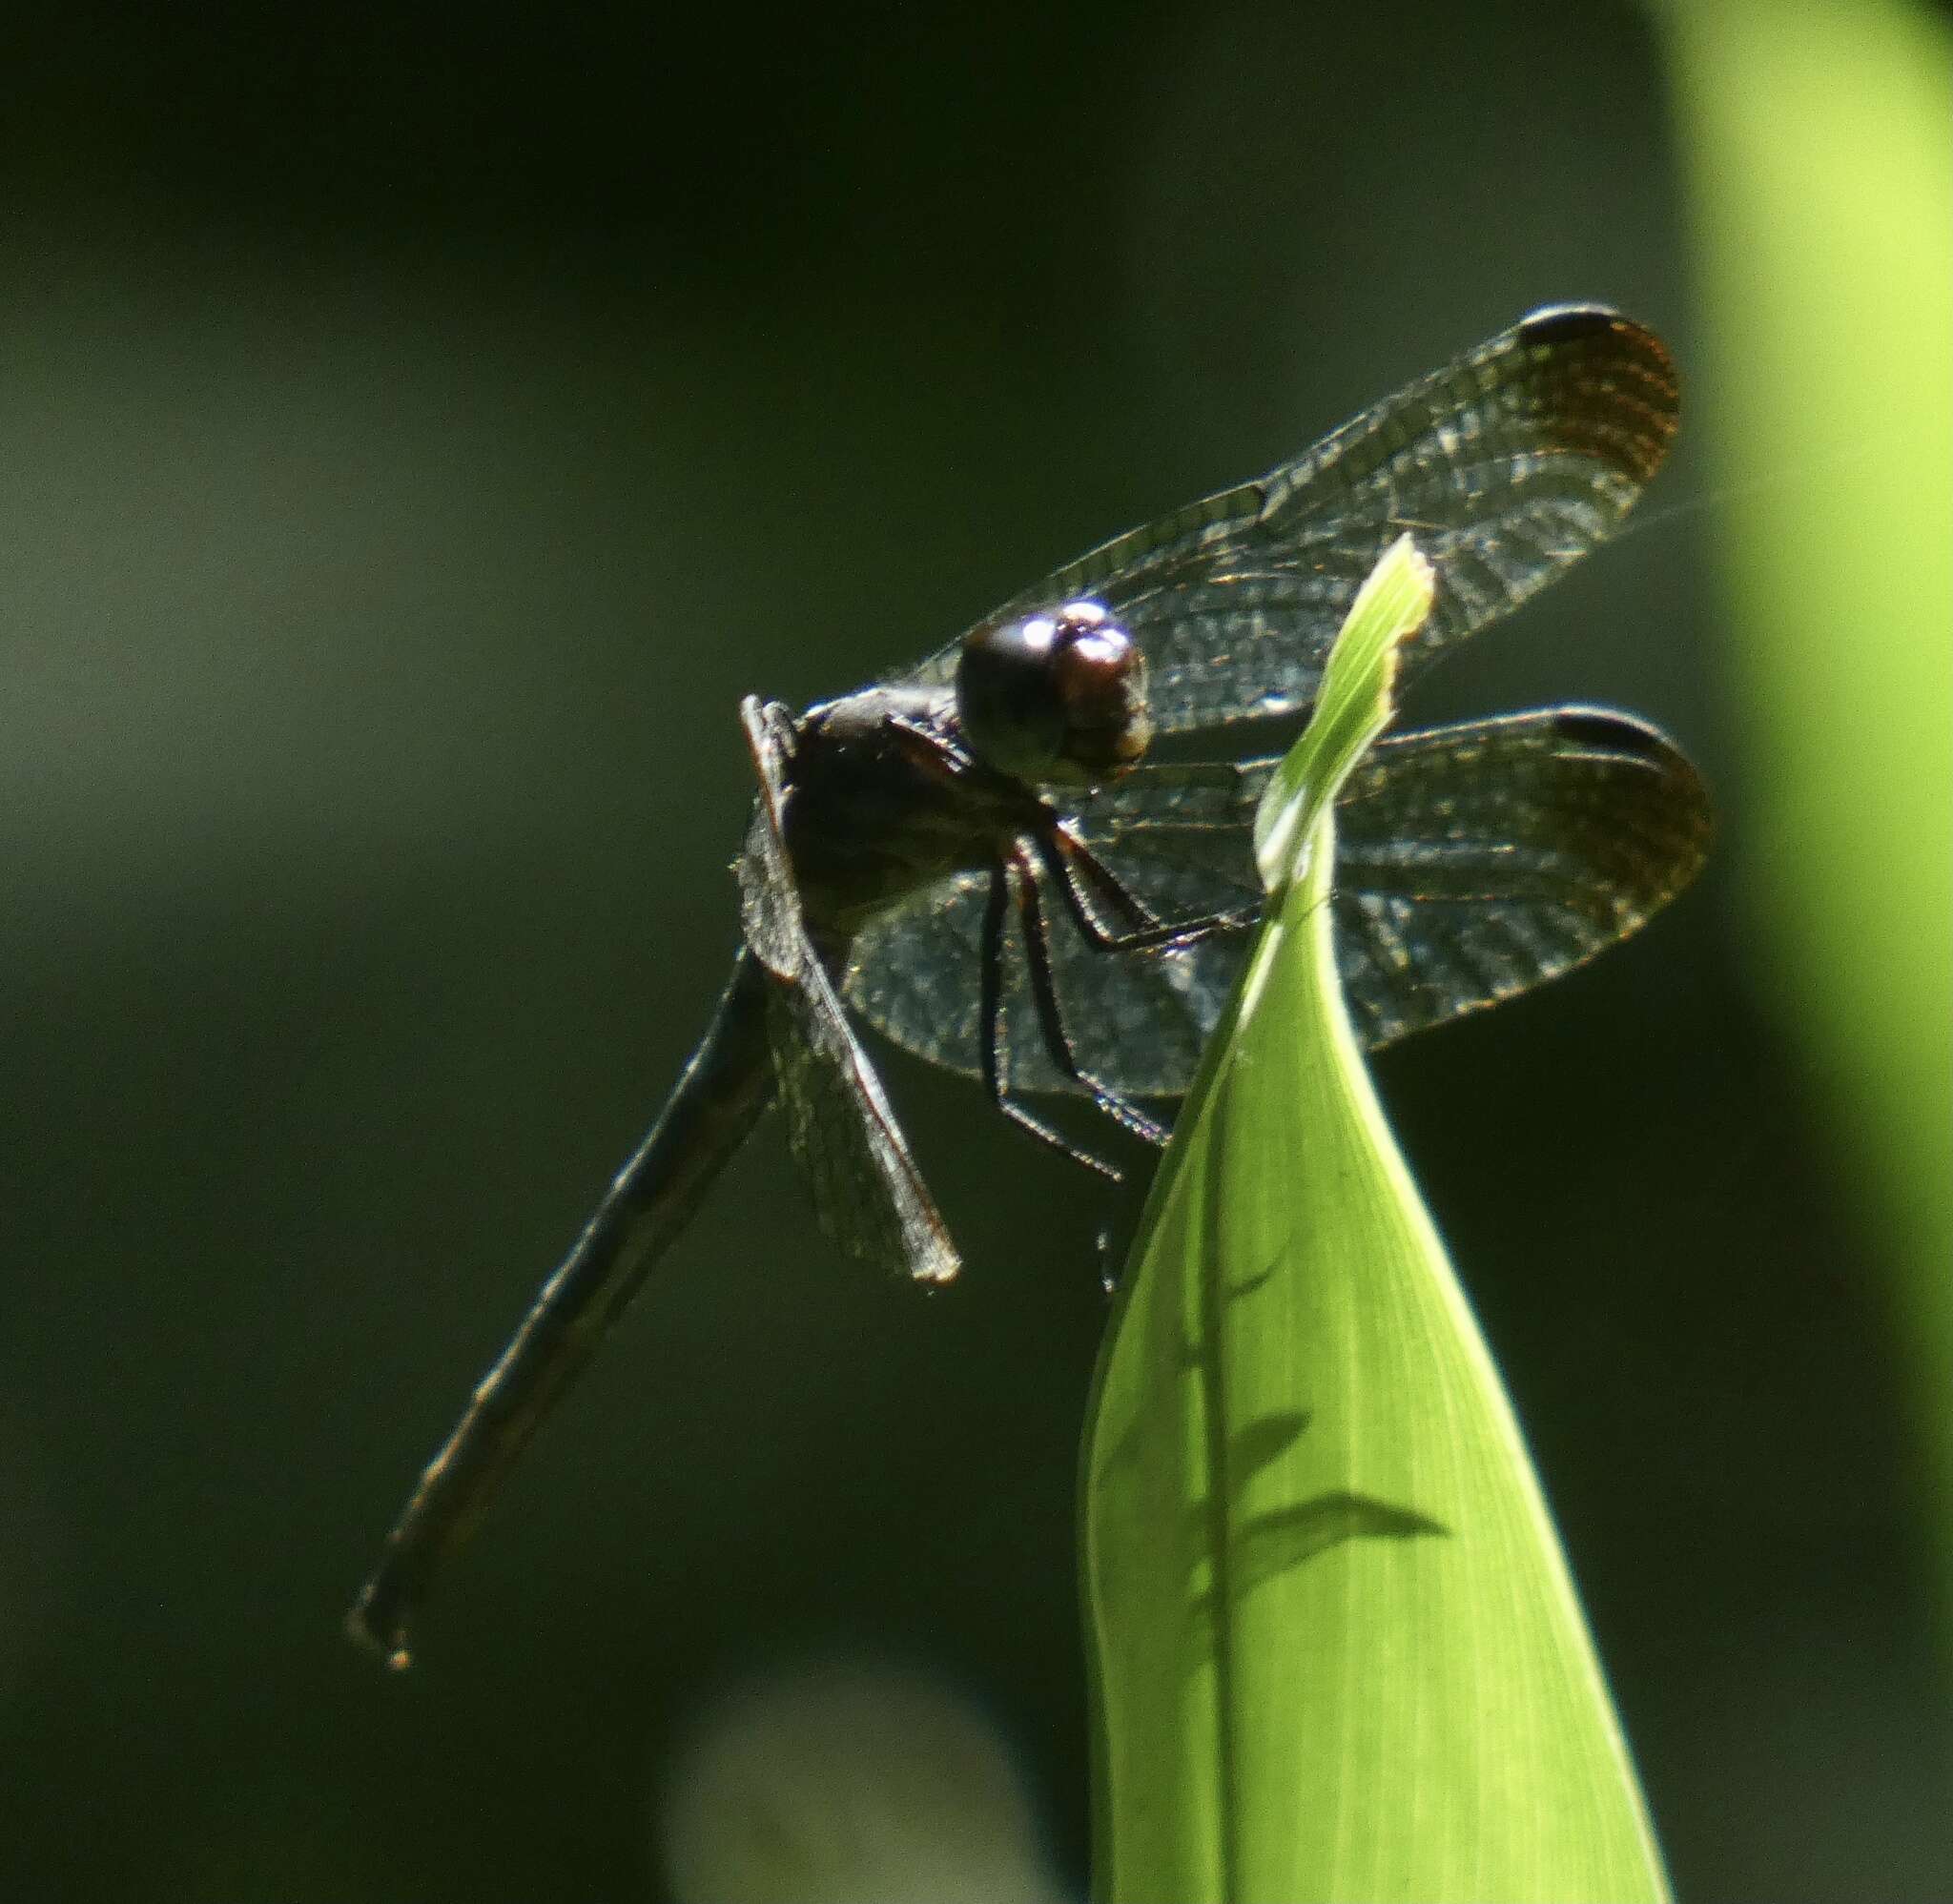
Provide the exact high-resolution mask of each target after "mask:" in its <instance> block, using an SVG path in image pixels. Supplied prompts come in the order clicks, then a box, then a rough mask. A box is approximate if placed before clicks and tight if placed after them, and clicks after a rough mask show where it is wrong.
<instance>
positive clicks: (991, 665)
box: [956, 602, 1153, 787]
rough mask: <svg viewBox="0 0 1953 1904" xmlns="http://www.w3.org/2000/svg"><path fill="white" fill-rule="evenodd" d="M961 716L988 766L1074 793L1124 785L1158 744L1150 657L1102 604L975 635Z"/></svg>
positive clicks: (965, 656) (963, 662)
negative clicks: (1150, 707)
mask: <svg viewBox="0 0 1953 1904" xmlns="http://www.w3.org/2000/svg"><path fill="white" fill-rule="evenodd" d="M956 715H957V718H958V719H959V720H960V721H961V723H962V727H963V734H964V738H965V739H966V740H968V742H969V743H970V745H971V747H974V748H975V749H976V750H977V753H978V754H979V755H981V756H982V758H983V759H984V760H985V761H986V762H987V763H988V764H989V765H990V766H992V767H994V768H998V769H999V770H1001V771H1002V772H1005V773H1013V774H1016V775H1017V776H1018V778H1019V779H1020V780H1031V781H1045V782H1056V783H1058V784H1059V785H1063V786H1071V787H1096V786H1098V785H1099V784H1100V782H1102V781H1107V780H1114V779H1117V778H1118V776H1119V775H1120V774H1121V773H1123V772H1124V771H1125V770H1126V769H1127V768H1129V767H1131V766H1132V765H1133V764H1134V763H1135V762H1136V761H1138V760H1139V759H1140V758H1141V755H1142V754H1144V752H1145V751H1146V748H1147V747H1148V746H1149V745H1150V744H1151V742H1152V739H1153V717H1152V716H1151V715H1150V714H1149V713H1148V712H1147V711H1146V663H1145V658H1144V657H1143V656H1142V655H1141V653H1140V651H1139V649H1138V648H1137V647H1136V646H1134V645H1133V639H1132V637H1131V636H1130V635H1128V634H1127V633H1126V631H1125V630H1124V629H1123V628H1121V627H1120V626H1119V624H1117V623H1115V622H1114V621H1113V620H1112V618H1111V616H1110V615H1109V614H1107V612H1106V611H1105V609H1104V608H1103V607H1101V606H1100V604H1098V603H1097V602H1067V603H1065V604H1064V605H1063V606H1062V607H1059V608H1054V609H1051V610H1049V611H1047V612H1044V613H1041V614H1037V615H1028V616H1026V617H1025V618H1024V619H1023V620H1022V621H1018V622H1006V623H1004V624H1002V625H1001V626H997V627H981V628H976V629H973V630H972V631H971V633H970V634H968V635H967V636H965V637H964V640H963V652H962V654H961V655H960V656H959V657H958V658H957V662H956Z"/></svg>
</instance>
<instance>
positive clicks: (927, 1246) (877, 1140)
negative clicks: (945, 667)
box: [739, 697, 959, 1282]
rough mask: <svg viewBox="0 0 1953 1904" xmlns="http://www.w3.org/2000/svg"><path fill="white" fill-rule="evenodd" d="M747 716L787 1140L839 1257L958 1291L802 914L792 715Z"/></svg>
mask: <svg viewBox="0 0 1953 1904" xmlns="http://www.w3.org/2000/svg"><path fill="white" fill-rule="evenodd" d="M739 711H740V720H741V722H742V723H743V725H744V727H745V728H746V737H747V745H748V746H749V747H750V749H751V752H752V760H753V767H754V769H755V771H756V772H757V773H758V775H759V782H760V797H759V800H758V802H757V803H756V805H755V807H754V810H753V816H752V822H751V825H750V827H749V829H748V830H747V839H746V850H745V851H744V852H743V853H742V854H741V856H740V861H739V885H740V894H741V902H742V912H743V915H744V920H745V927H746V936H747V942H748V944H749V945H750V946H751V948H752V951H753V953H754V955H755V956H756V957H757V958H758V960H759V962H760V964H761V965H762V966H763V967H764V968H765V970H766V972H767V975H768V977H769V979H770V980H771V986H770V989H769V993H768V999H767V1015H768V1023H769V1029H770V1032H771V1044H772V1052H773V1068H774V1072H775V1075H776V1076H777V1078H778V1080H779V1087H780V1101H781V1105H782V1107H783V1108H784V1110H785V1112H786V1115H787V1135H788V1140H789V1142H790V1143H791V1146H792V1150H793V1155H794V1157H796V1158H797V1159H798V1160H799V1163H800V1167H801V1170H802V1173H803V1174H804V1175H805V1177H806V1178H807V1182H808V1185H809V1188H810V1189H811V1190H812V1194H813V1203H814V1210H815V1212H816V1214H817V1216H818V1217H819V1219H820V1225H821V1228H822V1229H823V1230H824V1231H825V1232H826V1233H827V1235H828V1236H829V1237H830V1238H831V1239H833V1241H834V1242H835V1243H836V1244H837V1245H838V1246H839V1247H840V1248H842V1249H844V1250H846V1251H847V1252H848V1254H849V1255H851V1256H853V1257H856V1258H858V1259H861V1260H863V1261H865V1262H869V1263H873V1264H874V1265H876V1266H877V1267H879V1268H883V1269H888V1270H891V1271H894V1272H895V1273H898V1274H902V1275H906V1276H910V1277H913V1278H914V1279H915V1280H917V1281H919V1282H947V1281H948V1280H950V1279H951V1278H952V1277H954V1276H955V1275H956V1270H957V1268H958V1266H959V1263H958V1259H957V1256H956V1246H955V1244H954V1243H953V1242H952V1241H951V1240H950V1236H949V1232H948V1230H947V1228H946V1227H945V1226H944V1223H943V1220H942V1218H941V1217H940V1216H939V1215H938V1214H937V1212H936V1208H935V1200H934V1199H933V1198H931V1196H930V1194H929V1189H928V1186H927V1185H926V1184H925V1183H924V1182H923V1181H922V1177H921V1173H920V1172H919V1171H917V1169H916V1168H915V1159H914V1158H913V1157H911V1156H910V1154H909V1146H908V1143H907V1141H906V1140H905V1139H904V1137H903V1136H902V1131H901V1126H900V1125H899V1124H897V1123H896V1122H895V1117H894V1112H893V1110H891V1109H890V1106H889V1101H888V1095H887V1094H886V1093H885V1092H884V1091H883V1089H882V1085H881V1080H880V1078H879V1077H877V1076H876V1075H875V1072H874V1066H873V1065H872V1064H870V1062H869V1060H868V1056H867V1054H866V1053H865V1052H863V1051H862V1049H861V1046H860V1044H859V1042H858V1041H857V1040H856V1038H855V1036H854V1034H853V1030H852V1029H851V1028H850V1026H849V1024H848V1020H847V1015H846V1013H844V1012H843V1011H842V1009H841V1001H840V998H839V996H838V995H837V993H836V992H835V990H834V985H833V980H832V979H831V978H830V977H829V975H828V972H827V968H826V966H825V965H824V964H823V963H822V961H821V958H820V954H819V952H818V951H817V950H816V949H815V947H814V945H813V942H812V939H811V938H810V937H809V936H808V933H807V928H806V924H805V921H804V919H803V917H802V914H801V908H800V895H799V892H798V890H797V888H796V887H795V885H794V882H793V873H792V866H791V861H790V860H789V858H788V855H787V850H786V846H785V843H784V841H783V839H782V836H781V825H780V823H781V814H782V811H783V809H784V804H785V800H786V797H787V793H786V778H787V767H788V763H789V762H790V761H791V757H792V749H793V738H794V728H793V722H792V717H791V715H790V714H789V713H788V712H787V710H786V709H785V708H784V707H781V706H778V705H777V704H772V705H766V706H763V705H762V704H761V703H760V702H758V701H757V700H755V699H752V698H750V697H749V699H748V700H747V701H746V702H744V703H743V704H742V705H741V707H740V710H739Z"/></svg>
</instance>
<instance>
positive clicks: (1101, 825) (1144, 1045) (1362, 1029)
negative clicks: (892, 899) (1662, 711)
mask: <svg viewBox="0 0 1953 1904" xmlns="http://www.w3.org/2000/svg"><path fill="white" fill-rule="evenodd" d="M1273 765H1274V764H1273V762H1272V761H1244V762H1241V763H1239V764H1237V765H1233V766H1201V767H1190V768H1181V767H1159V768H1139V769H1138V770H1137V771H1135V772H1134V773H1133V774H1131V775H1130V776H1128V778H1127V779H1125V780H1123V781H1121V782H1120V783H1119V784H1118V785H1117V786H1116V787H1113V788H1108V789H1106V791H1105V792H1104V793H1102V794H1100V795H1098V796H1095V797H1094V798H1093V799H1092V800H1090V801H1088V802H1086V803H1085V806H1084V808H1083V809H1082V810H1081V811H1080V813H1079V816H1078V824H1079V829H1080V831H1081V832H1082V833H1083V835H1084V836H1085V838H1086V839H1087V841H1088V842H1089V843H1090V844H1091V845H1092V846H1093V848H1094V849H1095V850H1097V851H1098V852H1099V854H1100V857H1101V858H1102V859H1104V860H1105V861H1106V863H1107V864H1108V865H1110V866H1111V867H1112V868H1113V869H1114V870H1116V871H1117V872H1118V873H1119V874H1120V877H1121V878H1122V879H1124V880H1125V881H1126V882H1127V883H1128V884H1129V885H1130V887H1131V888H1132V890H1133V891H1135V892H1136V893H1138V894H1139V895H1140V896H1141V897H1142V898H1144V899H1145V900H1146V901H1147V902H1148V903H1149V904H1150V905H1152V906H1153V907H1154V909H1155V910H1156V911H1160V912H1161V913H1162V914H1163V915H1165V916H1168V917H1174V916H1182V917H1183V916H1187V915H1188V914H1189V913H1190V912H1199V911H1229V910H1233V909H1235V908H1238V907H1240V906H1242V905H1244V904H1248V903H1251V902H1252V901H1253V900H1254V899H1255V898H1256V897H1257V896H1258V895H1259V892H1260V882H1259V879H1258V877H1257V874H1256V871H1255V867H1254V857H1253V851H1252V847H1251V844H1250V828H1251V825H1252V821H1253V816H1254V809H1255V805H1256V802H1257V801H1258V800H1259V798H1260V796H1261V790H1262V788H1263V786H1264V784H1265V781H1266V779H1267V775H1268V773H1269V772H1270V770H1271V769H1272V767H1273ZM1336 821H1337V849H1338V851H1337V869H1336V897H1335V900H1334V902H1333V903H1334V905H1335V909H1336V928H1337V934H1336V943H1337V962H1338V965H1339V968H1340V970H1341V972H1342V976H1343V982H1344V988H1345V991H1346V993H1347V997H1348V1001H1349V1008H1350V1014H1351V1017H1352V1019H1353V1020H1354V1022H1355V1025H1356V1028H1357V1032H1358V1034H1359V1035H1360V1036H1361V1037H1362V1038H1363V1039H1364V1041H1365V1043H1366V1044H1367V1045H1369V1046H1371V1047H1375V1046H1379V1045H1385V1044H1388V1043H1390V1042H1391V1041H1392V1040H1393V1039H1396V1038H1400V1037H1403V1036H1406V1035H1408V1034H1409V1033H1411V1032H1414V1031H1418V1030H1421V1029H1423V1028H1424V1027H1425V1026H1427V1025H1434V1024H1439V1023H1442V1022H1443V1021H1444V1020H1446V1019H1448V1018H1453V1017H1457V1016H1459V1015H1460V1014H1461V1013H1466V1012H1470V1011H1474V1010H1477V1009H1479V1008H1480V1007H1483V1006H1486V1005H1490V1004H1495V1003H1496V1002H1498V1001H1499V1000H1500V999H1502V998H1508V997H1511V995H1512V994H1513V993H1517V992H1522V991H1525V990H1526V989H1527V988H1529V987H1531V986H1533V985H1537V984H1540V983H1542V982H1543V981H1545V980H1546V979H1549V978H1553V977H1556V976H1558V974H1560V973H1561V972H1567V971H1570V970H1571V969H1572V968H1573V967H1574V966H1576V965H1579V964H1582V963H1584V962H1585V961H1586V960H1587V959H1589V958H1591V957H1592V956H1593V954H1594V953H1595V952H1599V951H1601V950H1603V949H1604V948H1605V947H1607V946H1609V945H1612V944H1613V943H1614V941H1615V940H1616V939H1620V938H1624V937H1626V936H1627V934H1628V933H1630V932H1634V930H1635V929H1636V928H1638V927H1639V926H1640V925H1641V924H1642V923H1643V922H1644V921H1646V920H1647V919H1648V918H1649V917H1650V916H1651V915H1652V914H1653V913H1654V912H1655V911H1658V910H1659V909H1660V907H1662V906H1663V905H1664V904H1666V903H1667V901H1668V900H1669V899H1671V898H1672V897H1674V895H1675V893H1676V892H1678V891H1680V890H1681V889H1682V887H1684V886H1685V885H1687V883H1688V882H1689V880H1690V879H1691V878H1692V877H1693V876H1694V874H1695V872H1696V870H1697V868H1698V867H1699V866H1700V865H1701V861H1702V856H1703V853H1704V851H1705V850H1706V847H1707V842H1708V834H1709V825H1710V822H1709V807H1708V799H1707V795H1706V793H1705V791H1704V789H1703V787H1702V784H1701V781H1700V779H1699V777H1698V776H1697V775H1696V770H1695V768H1693V767H1692V766H1691V765H1690V764H1689V762H1688V761H1687V759H1686V758H1685V757H1684V756H1683V755H1682V754H1681V753H1680V752H1679V750H1678V749H1676V748H1675V746H1674V745H1673V744H1672V743H1671V742H1669V741H1668V740H1667V739H1666V738H1665V737H1663V736H1662V735H1661V734H1660V733H1659V732H1657V731H1656V730H1655V728H1653V727H1648V726H1646V725H1645V724H1643V723H1641V722H1639V721H1635V720H1632V719H1629V718H1628V717H1626V716H1624V715H1619V714H1613V713H1607V712H1604V711H1602V710H1598V709H1593V708H1580V707H1566V708H1555V709H1549V710H1545V711H1542V712H1538V713H1531V714H1519V715H1513V716H1510V717H1508V718H1506V719H1503V720H1495V721H1479V722H1470V723H1466V724H1464V725H1461V726H1458V727H1437V728H1429V729H1425V730H1422V731H1418V732H1412V733H1407V734H1401V735H1396V736H1392V737H1390V738H1388V739H1386V740H1385V741H1383V742H1381V743H1380V744H1379V745H1378V747H1376V748H1375V750H1374V751H1373V752H1372V754H1371V756H1370V758H1369V760H1368V761H1367V762H1366V763H1365V765H1364V766H1363V767H1362V768H1359V770H1358V772H1357V773H1356V775H1355V777H1354V778H1353V780H1352V782H1351V784H1350V786H1349V788H1348V789H1347V791H1346V793H1345V794H1344V797H1343V799H1342V800H1341V801H1340V802H1339V803H1338V806H1337V809H1336ZM982 908H983V888H982V884H981V882H980V880H979V879H977V878H976V877H972V878H970V879H967V880H964V881H961V882H956V883H949V884H945V885H944V886H938V887H935V888H932V889H930V891H929V892H928V893H927V894H923V895H917V898H916V899H915V901H913V902H911V903H910V904H909V905H907V906H905V907H903V908H902V909H900V910H899V911H895V912H892V913H889V914H887V915H885V916H884V917H883V918H881V919H878V920H877V921H875V922H874V925H873V926H871V927H870V928H869V929H868V931H867V932H864V933H863V934H862V936H861V938H860V939H859V940H858V941H857V942H856V946H855V957H854V960H853V963H852V964H851V965H850V967H849V971H848V973H847V995H848V997H849V999H850V1001H851V1002H852V1003H853V1005H854V1006H855V1008H856V1009H857V1010H858V1011H860V1012H861V1013H862V1014H863V1015H864V1016H865V1017H867V1018H868V1019H869V1020H870V1021H871V1022H872V1023H874V1024H875V1025H876V1026H877V1027H878V1028H879V1029H881V1030H882V1031H883V1032H885V1033H887V1034H888V1035H889V1036H890V1037H892V1038H894V1040H895V1041H896V1042H897V1043H898V1044H901V1045H904V1046H906V1047H907V1048H908V1049H909V1050H911V1051H914V1052H916V1053H918V1054H920V1055H921V1056H924V1057H927V1058H930V1059H932V1060H933V1061H935V1063H938V1064H943V1065H947V1066H949V1067H951V1068H953V1069H956V1070H958V1071H964V1072H975V1070H976V1068H977V1022H976V1007H975V1004H974V1002H973V1001H974V999H975V996H976V982H977V956H978V929H979V925H980V921H981V916H982ZM1048 910H1050V911H1053V912H1054V915H1056V912H1057V909H1056V908H1055V907H1054V908H1050V909H1048ZM1054 923H1055V925H1056V926H1057V927H1058V930H1057V932H1056V933H1055V943H1054V947H1053V952H1054V958H1055V964H1056V969H1057V978H1058V988H1059V1003H1060V1006H1061V1008H1062V1010H1063V1013H1064V1021H1065V1028H1066V1030H1067V1032H1068V1033H1069V1034H1070V1035H1071V1038H1072V1041H1073V1044H1074V1047H1075V1048H1076V1050H1077V1052H1078V1055H1079V1061H1080V1063H1081V1064H1083V1065H1084V1066H1085V1068H1086V1069H1088V1070H1091V1071H1094V1072H1097V1073H1098V1074H1099V1075H1101V1076H1102V1077H1103V1078H1104V1079H1105V1080H1106V1082H1108V1083H1110V1084H1111V1085H1113V1086H1114V1088H1116V1089H1119V1090H1122V1091H1125V1092H1127V1093H1130V1094H1132V1095H1160V1096H1176V1095H1180V1094H1181V1093H1182V1092H1183V1091H1184V1090H1185V1089H1186V1087H1187V1085H1188V1083H1189V1082H1190V1081H1191V1079H1192V1076H1193V1071H1194V1067H1195V1064H1196V1063H1197V1062H1198V1060H1199V1056H1200V1052H1201V1048H1202V1046H1203V1044H1204V1043H1205V1041H1206V1039H1207V1037H1208V1035H1209V1034H1211V1032H1212V1030H1213V1028H1214V1025H1215V1024H1216V1023H1217V1022H1218V1020H1219V1018H1220V1014H1221V1011H1222V1007H1223V1005H1224V1004H1225V1002H1226V998H1227V993H1228V991H1229V989H1230V988H1231V987H1232V985H1233V983H1234V979H1235V975H1236V973H1237V972H1238V971H1239V969H1240V964H1241V960H1242V958H1243V956H1244V953H1245V951H1246V943H1247V940H1246V934H1245V933H1228V934H1225V935H1221V936H1217V937H1214V938H1211V939H1206V940H1203V941H1202V942H1200V943H1199V944H1196V945H1193V946H1188V947H1184V948H1182V949H1180V950H1177V951H1170V952H1141V953H1107V952H1097V951H1095V950H1094V949H1093V948H1092V947H1091V946H1089V945H1088V944H1087V943H1086V942H1085V941H1084V940H1083V938H1082V937H1080V936H1079V934H1077V933H1076V932H1071V931H1069V930H1066V929H1065V928H1066V926H1067V923H1068V922H1064V921H1062V920H1059V919H1057V918H1056V917H1055V919H1054ZM1005 1007H1006V1024H1007V1030H1008V1041H1007V1042H1008V1049H1009V1053H1010V1058H1011V1066H1012V1075H1013V1076H1014V1078H1015V1079H1016V1081H1017V1082H1018V1085H1019V1086H1020V1088H1023V1089H1026V1090H1031V1091H1058V1090H1063V1089H1066V1088H1068V1087H1067V1086H1066V1084H1065V1082H1064V1080H1063V1079H1062V1078H1061V1077H1060V1076H1059V1074H1058V1073H1057V1072H1056V1070H1055V1069H1054V1068H1053V1067H1052V1066H1051V1064H1050V1062H1049V1060H1048V1058H1046V1057H1045V1056H1044V1055H1043V1052H1042V1047H1041V1045H1040V1043H1039V1041H1038V1034H1037V1021H1036V1018H1035V1016H1034V1015H1033V1013H1032V1010H1031V1003H1030V999H1029V994H1028V989H1027V986H1026V983H1025V981H1024V978H1023V974H1022V970H1021V959H1019V960H1018V962H1017V964H1016V965H1015V966H1014V967H1013V968H1012V969H1011V970H1010V971H1009V972H1007V974H1006V991H1005Z"/></svg>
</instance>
